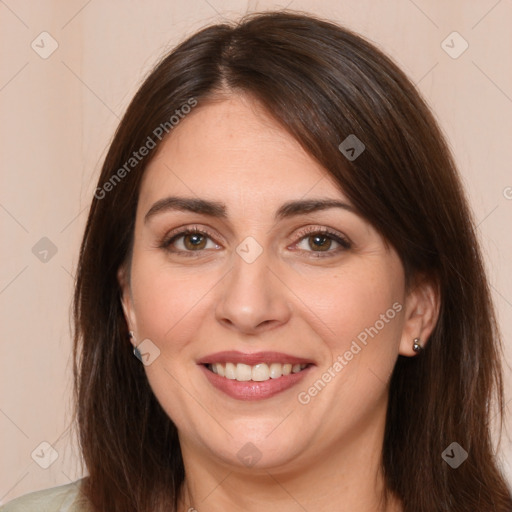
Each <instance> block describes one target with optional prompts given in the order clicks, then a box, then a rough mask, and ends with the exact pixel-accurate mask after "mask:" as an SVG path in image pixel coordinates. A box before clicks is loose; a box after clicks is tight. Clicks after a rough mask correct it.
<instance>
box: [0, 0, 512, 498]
mask: <svg viewBox="0 0 512 512" xmlns="http://www.w3.org/2000/svg"><path fill="white" fill-rule="evenodd" d="M285 1H286V2H289V3H279V2H272V1H267V2H258V1H248V2H243V1H240V0H238V1H237V0H232V1H225V0H186V1H184V0H178V1H169V0H166V1H163V0H153V1H148V2H144V3H143V2H135V1H121V0H115V1H108V2H107V1H105V0H103V1H101V0H89V1H87V0H73V1H66V2H63V1H49V0H48V1H38V2H33V1H30V0H26V1H22V0H0V52H1V57H0V62H1V66H0V106H1V114H2V123H1V124H0V148H1V182H0V226H1V233H2V235H1V236H2V238H1V240H2V244H1V258H2V259H1V265H0V314H1V318H2V352H1V353H2V357H1V359H0V384H1V386H0V432H1V437H0V460H1V461H2V462H1V464H0V503H2V502H6V501H8V500H10V499H12V498H14V497H16V496H19V495H21V494H24V493H26V492H29V491H32V490H36V489H41V488H45V487H50V486H54V485H59V484H65V483H68V482H69V481H71V480H74V479H76V478H79V477H81V476H82V473H81V471H80V467H79V455H78V454H77V450H76V443H75V442H74V440H73V436H72V435H71V433H70V431H69V429H68V427H69V411H70V407H71V402H70V397H71V394H70V392H71V389H72V388H71V358H70V354H71V339H70V329H69V311H70V301H71V292H72V285H73V275H74V272H75V266H76V260H77V254H78V247H79V242H80V237H81V232H82V229H83V226H84V222H85V218H86V211H87V208H88V206H89V203H90V200H91V198H92V194H93V191H94V187H95V182H96V179H97V176H98V172H99V169H100V165H101V161H102V159H103V157H104V156H105V151H106V148H107V146H108V144H109V141H110V139H111V137H112V134H113V131H114V129H115V127H116V125H117V123H118V120H119V118H120V116H121V115H122V113H123V111H124V109H125V108H126V106H127V104H128V102H129V100H130V99H131V97H132V96H133V94H134V92H135V91H136V89H137V87H138V85H139V84H140V82H141V79H142V77H143V76H144V75H145V74H146V73H147V72H148V71H149V70H150V69H151V67H152V65H153V64H154V63H155V62H156V61H157V59H158V58H159V57H160V56H161V55H162V54H163V53H164V52H165V51H166V49H168V48H170V47H172V46H173V45H175V44H176V43H177V42H178V41H180V40H182V39H183V38H184V37H185V35H188V34H191V33H192V32H193V31H195V30H196V29H198V28H199V27H202V26H204V25H205V24H209V23H212V22H216V21H220V20H221V19H222V18H223V17H228V18H233V17H236V16H237V15H238V14H240V13H245V12H247V11H253V10H260V9H270V8H276V7H285V6H289V8H290V9H298V10H306V11H310V12H314V13H317V14H320V15H322V16H325V17H327V18H329V19H332V20H334V21H337V22H340V23H342V24H344V25H346V26H348V27H350V28H352V29H355V30H356V31H359V32H360V33H362V34H363V35H365V36H367V37H368V38H369V39H371V40H373V41H374V42H375V43H376V44H377V45H378V46H379V47H381V48H382V49H383V50H385V51H386V52H387V53H389V54H391V55H392V56H393V57H394V58H395V60H396V61H397V62H398V63H399V65H401V67H402V68H403V69H404V70H405V71H406V72H407V73H408V75H409V76H410V77H411V79H412V80H413V81H414V82H415V83H416V84H418V87H419V89H420V90H421V92H422V93H423V95H424V96H425V97H426V99H427V101H428V102H429V104H430V105H431V106H432V108H433V110H434V111H435V113H436V115H437V116H438V118H439V120H440V123H441V125H442V127H443V129H444V131H445V133H446V135H447V137H448V140H449V141H450V144H451V146H452V148H453V151H454V154H455V157H456V160H457V162H458V164H459V167H460V170H461V173H462V175H463V178H464V181H465V183H466V186H467V189H468V192H469V195H470V199H471V202H472V206H473V208H474V212H475V217H476V219H477V223H478V225H479V233H480V236H481V239H482V243H483V247H484V251H485V253H486V257H487V263H488V268H489V273H490V280H491V283H492V287H493V292H494V298H495V301H496V305H497V309H498V312H499V316H500V322H501V326H502V330H503V334H504V339H505V340H506V345H507V347H506V350H507V360H508V361H511V360H512V342H511V337H512V315H511V313H512V258H511V255H512V237H511V236H510V233H511V229H510V226H511V225H512V173H511V172H510V165H511V164H510V162H512V144H511V143H510V134H511V133H512V116H511V113H512V65H511V64H512V61H511V60H510V48H512V31H511V30H510V24H511V21H512V2H511V1H510V0H501V1H496V0H475V1H472V2H468V1H465V0H457V1H455V0H450V1H449V2H447V1H444V0H437V1H436V0H414V1H413V0H393V1H389V0H388V1H386V2H380V1H371V0H364V1H361V0H329V1H325V2H315V1H311V0H309V1H308V0H304V1H301V0H293V1H290V0H285ZM43 31H46V32H48V33H49V34H50V35H51V37H52V38H53V39H54V40H55V41H56V42H57V44H58V48H57V49H56V51H55V52H54V53H53V54H52V55H50V56H49V57H48V58H46V59H43V58H42V57H41V56H40V54H42V55H43V56H46V55H45V52H48V51H49V50H50V49H51V44H52V42H51V39H50V38H49V36H46V35H43V36H40V34H41V32H43ZM453 31H457V32H458V33H459V34H460V35H461V36H462V37H463V38H464V40H466V41H467V42H468V44H469V47H468V49H467V50H466V51H465V52H464V53H463V54H462V55H460V56H459V57H458V58H456V59H454V58H452V57H451V56H449V55H448V54H447V53H446V52H445V51H444V49H443V47H442V42H443V40H445V39H446V38H447V36H448V35H449V34H451V33H452V32H453ZM452 39H453V37H452ZM41 40H42V41H41ZM33 41H34V49H33V48H32V47H31V44H32V42H33ZM53 44H55V43H53ZM447 44H448V45H450V46H453V48H452V49H451V50H449V51H451V52H452V53H453V52H455V51H457V50H459V49H461V48H462V46H461V44H463V41H462V40H460V39H457V36H456V37H455V39H453V43H452V42H451V39H450V38H449V39H448V41H447ZM35 50H37V52H36V51H35ZM43 237H47V238H48V239H49V240H51V242H52V244H54V246H55V248H56V250H57V252H56V254H54V255H53V254H52V247H51V246H49V245H48V242H47V241H43V242H39V241H40V239H41V238H43ZM38 242H39V244H41V245H37V246H36V249H35V250H34V252H35V253H36V254H34V252H33V247H34V246H35V245H36V244H37V243H38ZM45 244H46V245H45ZM45 250H48V251H49V252H48V253H45V252H44V251H45ZM45 257H46V260H47V261H46V262H45V261H41V260H40V259H41V258H43V259H44V258H45ZM127 350H128V348H127ZM506 373H507V401H508V400H510V399H512V378H511V371H510V369H509V368H508V366H507V369H506ZM507 409H508V408H507ZM508 421H509V422H510V419H509V420H508ZM44 441H46V442H49V443H50V444H51V445H52V446H53V447H54V449H55V450H56V452H58V459H57V460H56V461H55V462H54V463H53V464H52V465H51V466H50V467H49V468H48V469H43V468H41V467H40V466H39V465H38V464H37V463H36V462H35V461H34V460H33V459H32V458H31V453H32V452H34V450H36V451H35V455H34V458H35V459H36V460H43V461H44V460H46V459H45V457H48V453H49V452H48V450H47V448H45V447H44V445H43V447H39V446H40V443H41V442H44ZM38 447H39V448H38ZM36 448H37V449H36ZM41 450H42V451H41ZM500 453H501V454H502V457H503V464H504V466H505V469H506V471H507V475H508V477H509V479H510V480H511V481H512V444H511V442H510V440H509V438H508V437H505V438H504V439H503V441H502V446H501V449H500ZM38 454H39V456H40V458H39V459H38Z"/></svg>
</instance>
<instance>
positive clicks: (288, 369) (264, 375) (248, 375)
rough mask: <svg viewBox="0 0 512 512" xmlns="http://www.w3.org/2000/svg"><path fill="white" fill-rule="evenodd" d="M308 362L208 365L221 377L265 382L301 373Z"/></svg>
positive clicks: (239, 380)
mask: <svg viewBox="0 0 512 512" xmlns="http://www.w3.org/2000/svg"><path fill="white" fill-rule="evenodd" d="M307 366H308V364H293V365H292V364H291V363H284V364H283V363H270V364H267V363H259V364H255V365H253V366H251V365H248V364H244V363H237V364H235V363H212V364H207V365H206V367H207V368H208V370H210V371H211V372H213V373H216V374H217V375H219V376H220V377H224V378H226V379H230V380H237V381H238V382H248V381H254V382H264V381H267V380H270V379H279V378H280V377H283V376H286V375H290V374H291V373H299V372H301V371H302V370H304V369H305V368H306V367H307Z"/></svg>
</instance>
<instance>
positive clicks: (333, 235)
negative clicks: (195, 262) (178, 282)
mask: <svg viewBox="0 0 512 512" xmlns="http://www.w3.org/2000/svg"><path fill="white" fill-rule="evenodd" d="M196 234H197V235H203V236H205V237H207V238H210V239H211V240H212V241H213V242H214V243H215V244H216V245H219V244H217V242H215V236H214V235H213V234H212V233H210V232H209V231H208V230H206V229H204V228H199V227H197V226H193V227H190V228H185V229H183V230H181V231H178V232H171V233H169V234H167V235H166V236H165V238H164V239H163V240H162V241H161V243H160V244H159V245H158V247H159V248H160V249H164V250H167V251H169V252H171V253H173V254H180V255H183V256H187V257H190V256H192V257H197V256H199V255H200V253H201V252H203V251H204V250H205V249H201V250H198V251H183V250H177V251H176V250H171V249H170V246H171V245H172V244H173V243H174V242H176V240H178V239H180V238H182V237H185V236H187V235H196ZM317 234H318V235H323V236H326V235H328V237H329V238H330V239H331V240H332V241H334V242H336V243H338V244H339V245H340V247H338V248H337V249H334V250H327V251H305V250H303V249H298V250H299V251H300V252H306V253H311V256H310V257H312V258H328V257H331V256H333V255H335V254H338V253H339V252H341V251H345V250H348V249H350V248H351V247H352V243H351V242H350V241H349V240H348V238H346V237H344V236H342V235H341V234H340V233H338V232H336V231H332V230H330V229H328V228H317V227H308V228H305V229H303V230H301V231H299V233H297V235H296V236H298V237H299V240H298V241H297V242H295V244H294V245H298V244H299V243H300V242H302V241H303V240H304V239H305V238H307V237H308V236H311V235H317Z"/></svg>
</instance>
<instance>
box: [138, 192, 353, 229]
mask: <svg viewBox="0 0 512 512" xmlns="http://www.w3.org/2000/svg"><path fill="white" fill-rule="evenodd" d="M330 208H341V209H343V210H347V211H349V212H352V213H357V211H356V209H355V208H354V207H353V206H352V205H350V204H347V203H344V202H343V201H339V200H337V199H307V200H297V201H287V202H286V203H284V204H283V205H282V206H281V207H280V208H279V209H278V210H277V212H276V214H275V219H276V220H282V219H286V218H289V217H294V216H297V215H304V214H306V213H311V212H315V211H320V210H327V209H330ZM173 210H174V211H184V212H193V213H199V214H202V215H208V216H210V217H216V218H221V219H226V218H227V217H228V215H227V208H226V205H225V204H224V203H220V202H218V201H208V200H206V199H198V198H193V197H190V198H189V197H176V196H171V197H166V198H164V199H160V200H159V201H157V202H156V203H154V204H153V206H152V207H151V208H150V209H149V210H148V212H147V213H146V215H145V217H144V222H145V223H146V222H148V221H149V220H150V219H151V218H152V217H154V216H155V215H157V214H160V213H164V212H168V211H173Z"/></svg>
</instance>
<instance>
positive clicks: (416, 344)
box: [412, 338, 423, 353]
mask: <svg viewBox="0 0 512 512" xmlns="http://www.w3.org/2000/svg"><path fill="white" fill-rule="evenodd" d="M412 349H413V350H414V352H416V353H418V352H421V351H422V350H423V347H422V346H421V340H420V339H419V338H414V340H413V342H412Z"/></svg>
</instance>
